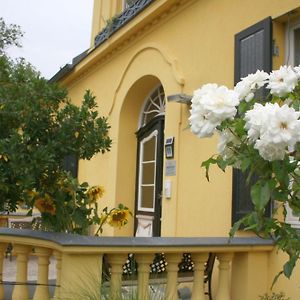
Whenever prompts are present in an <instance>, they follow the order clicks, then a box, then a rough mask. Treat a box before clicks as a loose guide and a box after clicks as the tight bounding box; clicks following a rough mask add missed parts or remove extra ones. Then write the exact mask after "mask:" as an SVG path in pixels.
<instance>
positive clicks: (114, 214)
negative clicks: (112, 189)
mask: <svg viewBox="0 0 300 300" xmlns="http://www.w3.org/2000/svg"><path fill="white" fill-rule="evenodd" d="M129 215H130V212H129V210H128V209H118V208H115V209H113V210H112V211H111V213H110V214H109V216H108V218H107V223H108V224H109V225H110V226H113V227H119V228H121V227H122V226H124V225H126V224H127V223H128V216H129Z"/></svg>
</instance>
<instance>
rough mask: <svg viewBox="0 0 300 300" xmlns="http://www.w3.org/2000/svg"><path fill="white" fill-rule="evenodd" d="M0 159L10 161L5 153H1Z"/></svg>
mask: <svg viewBox="0 0 300 300" xmlns="http://www.w3.org/2000/svg"><path fill="white" fill-rule="evenodd" d="M0 160H4V161H6V162H7V161H8V157H7V156H6V155H5V154H0Z"/></svg>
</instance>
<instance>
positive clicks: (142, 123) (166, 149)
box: [52, 0, 300, 299]
mask: <svg viewBox="0 0 300 300" xmlns="http://www.w3.org/2000/svg"><path fill="white" fill-rule="evenodd" d="M283 64H290V65H299V64H300V2H299V0H284V1H282V0H263V1H262V0H253V1H239V0H137V1H131V3H130V4H129V5H128V4H126V3H124V1H121V0H111V1H109V0H95V3H94V15H93V23H92V37H91V45H90V47H89V49H88V50H87V51H85V52H84V53H82V54H81V55H79V56H78V57H76V58H75V59H74V60H73V63H72V64H69V65H66V66H65V67H64V68H63V69H61V70H60V71H59V72H58V73H57V74H56V75H55V76H54V77H53V78H52V80H53V81H58V82H59V83H60V84H61V85H63V86H65V87H67V88H68V90H69V96H70V97H71V99H72V101H73V102H74V103H79V102H80V101H81V99H82V96H83V94H84V91H85V90H86V89H90V90H91V91H92V92H93V93H94V95H95V96H96V97H97V102H98V105H99V112H100V114H101V115H104V116H107V117H108V121H109V124H110V126H111V129H110V136H111V138H112V140H113V144H112V149H111V151H110V152H109V153H106V154H104V155H99V156H96V157H94V158H93V159H92V160H91V161H80V162H79V169H78V177H79V180H80V181H88V182H89V183H90V184H101V185H103V186H104V187H105V190H106V194H105V197H104V199H103V200H101V201H103V205H105V206H106V205H108V206H115V205H116V204H117V203H119V202H121V203H123V204H125V205H126V206H128V207H129V208H130V209H131V210H132V211H133V213H134V216H133V218H132V220H131V222H130V223H129V225H128V226H127V227H126V228H124V229H122V230H121V231H120V230H119V229H115V230H113V229H107V231H106V232H105V234H108V235H115V236H120V235H125V236H132V235H137V236H177V237H179V236H183V237H193V236H203V237H208V236H209V237H216V236H227V235H228V232H229V230H230V228H231V226H232V223H233V222H234V221H235V220H237V219H238V218H239V217H241V216H242V214H243V213H245V212H246V211H247V210H249V209H251V207H250V206H249V203H250V202H249V198H248V196H247V194H249V193H248V192H247V189H246V188H245V185H244V182H243V178H242V176H241V175H240V174H239V173H238V172H237V171H233V172H232V171H230V170H227V171H226V173H223V172H221V171H219V170H218V169H217V168H216V169H212V171H211V175H210V182H208V181H207V180H206V177H205V170H204V168H201V162H202V161H204V160H206V159H208V158H209V157H210V156H211V155H212V154H214V153H216V151H217V150H216V144H217V138H216V137H214V138H209V139H198V138H197V137H196V136H195V135H193V134H192V133H191V132H190V130H189V122H188V118H189V109H190V104H189V100H190V95H192V94H193V91H194V90H195V89H197V88H199V87H200V86H201V85H203V84H205V83H217V84H220V85H226V86H228V87H233V86H234V84H235V83H236V82H237V81H239V80H240V78H241V77H244V76H246V75H247V74H249V73H252V72H254V71H256V70H257V69H260V70H265V71H267V72H269V71H271V70H272V69H278V68H279V66H280V65H283ZM270 213H271V212H270ZM288 221H289V222H291V223H292V224H293V226H298V225H299V224H298V220H297V218H296V217H294V216H289V220H288ZM110 230H111V231H110ZM239 234H240V235H245V233H243V232H240V233H239ZM235 259H236V260H240V261H243V262H244V266H245V268H247V266H249V268H250V266H251V265H253V264H254V265H257V268H255V269H256V272H255V274H254V273H253V274H250V273H249V272H248V273H247V274H248V275H247V276H250V277H251V276H252V277H253V278H255V282H259V284H260V285H262V284H263V285H265V286H266V287H270V286H271V283H272V280H273V278H274V276H275V275H276V274H277V272H278V271H280V268H281V267H282V264H283V263H284V259H285V257H284V255H282V254H280V253H279V254H277V253H276V251H275V250H274V252H272V253H271V254H268V255H266V254H262V255H259V254H255V255H254V254H253V256H251V254H249V253H248V254H247V255H246V254H245V255H244V256H243V255H241V256H237V257H236V258H235ZM255 269H254V270H255ZM253 272H254V271H253ZM249 274H250V275H249ZM299 275H300V268H297V269H296V270H295V272H294V275H293V278H292V279H291V280H287V279H285V278H280V279H279V281H278V283H277V285H276V288H275V289H276V290H278V291H280V290H282V291H284V292H285V293H286V294H287V295H289V296H290V297H291V299H298V298H299V295H300V289H299V288H298V286H297V278H299ZM241 276H243V272H242V271H241ZM250 277H249V278H250Z"/></svg>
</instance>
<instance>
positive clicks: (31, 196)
mask: <svg viewBox="0 0 300 300" xmlns="http://www.w3.org/2000/svg"><path fill="white" fill-rule="evenodd" d="M27 195H28V197H29V198H31V199H33V198H35V197H36V196H37V195H38V193H37V192H36V191H35V190H28V191H27Z"/></svg>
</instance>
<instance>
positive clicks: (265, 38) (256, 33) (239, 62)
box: [232, 17, 272, 223]
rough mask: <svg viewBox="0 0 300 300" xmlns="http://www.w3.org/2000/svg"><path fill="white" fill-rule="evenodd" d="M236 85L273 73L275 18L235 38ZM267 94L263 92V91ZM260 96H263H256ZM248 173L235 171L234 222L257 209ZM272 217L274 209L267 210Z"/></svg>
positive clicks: (253, 180) (252, 27)
mask: <svg viewBox="0 0 300 300" xmlns="http://www.w3.org/2000/svg"><path fill="white" fill-rule="evenodd" d="M234 62H235V66H234V83H235V84H236V83H237V82H239V81H240V79H241V78H242V77H245V76H247V75H248V74H250V73H254V72H256V70H263V71H265V72H270V71H271V70H272V19H271V18H270V17H268V18H266V19H264V20H262V21H261V22H259V23H257V24H254V25H253V26H251V27H249V28H247V29H245V30H243V31H241V32H240V33H238V34H236V35H235V61H234ZM262 94H263V92H262ZM256 96H260V95H256ZM246 178H247V177H246V174H243V173H242V172H241V171H240V170H238V169H234V170H233V189H232V223H235V222H236V221H237V220H239V219H240V218H242V217H243V216H245V215H246V214H247V213H248V212H249V211H250V210H252V209H253V204H252V202H251V197H250V186H251V184H253V183H254V182H255V178H253V179H252V180H251V182H250V184H249V186H247V184H246ZM267 211H268V212H267V214H270V207H269V208H268V209H267Z"/></svg>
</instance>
